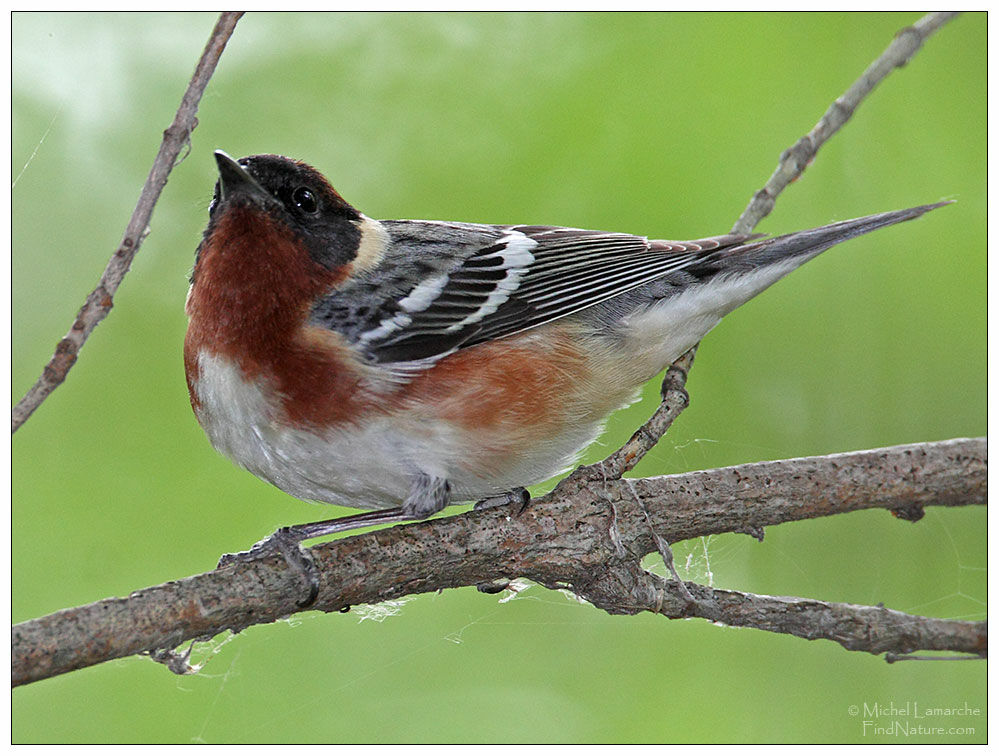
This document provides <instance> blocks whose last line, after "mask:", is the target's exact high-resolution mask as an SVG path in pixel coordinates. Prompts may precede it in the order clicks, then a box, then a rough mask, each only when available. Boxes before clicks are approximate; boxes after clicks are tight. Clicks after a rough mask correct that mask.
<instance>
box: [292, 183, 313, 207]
mask: <svg viewBox="0 0 999 756" xmlns="http://www.w3.org/2000/svg"><path fill="white" fill-rule="evenodd" d="M291 201H292V202H294V203H295V207H297V208H298V209H299V210H301V211H302V212H304V213H314V212H316V210H318V209H319V203H318V202H316V195H314V194H313V193H312V191H311V190H310V189H308V188H306V187H304V186H300V187H298V189H296V190H295V191H294V192H292V195H291Z"/></svg>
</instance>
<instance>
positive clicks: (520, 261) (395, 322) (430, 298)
mask: <svg viewBox="0 0 999 756" xmlns="http://www.w3.org/2000/svg"><path fill="white" fill-rule="evenodd" d="M537 245H538V243H537V242H536V241H535V240H534V239H531V238H530V237H528V236H526V235H525V234H522V233H521V232H519V231H510V232H509V233H507V234H506V235H505V236H503V237H501V238H500V239H498V240H497V241H496V243H495V245H493V246H495V247H498V249H495V250H494V251H492V252H489V253H487V254H483V255H476V256H475V257H476V260H478V261H491V260H494V259H495V261H496V262H495V264H494V265H487V266H481V265H480V266H479V267H478V268H477V269H478V270H493V271H499V270H503V271H506V273H505V275H504V276H503V278H501V279H500V280H498V281H496V282H495V283H494V284H493V288H492V290H491V291H490V292H489V293H488V295H486V296H485V298H484V299H483V300H482V303H481V304H480V305H479V306H478V307H476V308H475V309H474V310H472V311H471V312H469V313H468V314H467V315H465V316H464V317H462V318H460V319H455V321H454V322H453V323H449V324H448V325H447V326H446V327H444V328H443V329H441V331H442V332H444V333H453V332H455V331H460V330H461V329H463V328H466V327H468V326H469V325H472V324H474V323H477V322H479V321H480V320H482V319H483V318H485V317H487V316H489V315H491V314H492V313H494V312H496V310H497V309H499V307H500V306H501V305H502V304H503V303H504V302H506V301H507V300H508V299H509V298H510V295H511V294H513V292H515V291H517V289H518V288H519V287H520V280H521V278H522V277H523V276H524V274H525V273H527V271H528V269H529V268H530V266H531V264H532V263H533V262H534V255H533V254H532V253H531V250H532V249H534V247H536V246H537ZM460 270H461V269H459V271H460ZM459 271H452V274H456V275H454V277H452V274H448V273H440V274H437V275H435V276H431V277H429V278H425V279H424V280H422V281H420V283H418V284H417V285H416V286H415V287H414V288H413V290H412V291H410V292H409V294H407V295H406V296H405V297H403V298H402V299H400V300H399V302H398V305H399V308H400V311H399V312H397V313H396V314H395V315H393V316H392V317H389V318H383V319H382V320H381V322H380V323H379V324H378V325H377V326H376V327H375V328H372V329H370V330H368V331H365V332H364V333H362V334H361V335H360V336H359V337H358V343H359V344H361V345H367V344H370V343H372V342H376V341H381V340H383V339H386V338H388V337H390V336H392V335H393V334H395V333H398V332H399V331H403V330H404V329H406V328H408V327H409V326H410V325H412V324H413V317H414V315H418V314H419V313H423V312H426V311H427V310H429V309H431V308H432V307H433V305H434V303H435V302H436V301H437V300H438V299H439V298H440V297H441V294H442V293H444V290H445V288H446V287H447V285H448V284H449V283H453V284H454V285H453V290H454V292H455V293H456V294H459V295H460V294H465V293H466V292H463V291H462V289H461V284H462V282H463V281H466V280H469V279H468V278H467V277H465V278H462V277H461V275H460V273H459ZM450 351H453V350H449V351H448V352H444V353H442V354H440V355H438V356H437V359H439V358H440V357H443V356H444V355H445V354H449V353H450ZM420 367H425V365H421V366H420Z"/></svg>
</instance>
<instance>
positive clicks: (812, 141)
mask: <svg viewBox="0 0 999 756" xmlns="http://www.w3.org/2000/svg"><path fill="white" fill-rule="evenodd" d="M956 15H958V14H957V13H952V12H947V13H928V14H926V15H925V16H923V17H922V18H921V19H919V20H918V21H917V22H916V23H915V24H913V25H912V26H907V27H905V28H904V29H902V30H901V31H899V32H898V33H897V34H896V35H895V39H894V40H892V43H891V44H890V45H888V49H887V50H885V51H884V52H883V53H882V54H881V56H880V57H879V58H878V59H877V60H875V61H874V62H873V63H871V65H869V66H868V67H867V70H866V71H864V73H863V74H861V76H860V78H859V79H857V80H856V81H855V82H854V83H853V84H852V85H851V86H850V88H849V89H848V90H846V92H844V93H843V94H842V95H840V96H839V97H837V98H836V100H835V101H834V102H833V104H832V105H830V106H829V109H828V110H827V111H826V112H825V115H823V116H822V118H821V119H819V122H818V123H817V124H815V128H813V129H812V130H811V131H809V132H808V133H807V134H805V136H803V137H802V138H801V139H799V140H798V141H797V142H795V144H794V146H793V147H791V148H789V149H787V150H785V151H784V152H783V153H782V154H781V156H780V161H779V162H778V163H777V169H776V170H775V171H774V172H773V175H772V176H771V177H770V180H769V181H767V183H766V184H765V185H764V187H763V188H762V189H760V190H759V191H758V192H757V193H756V194H754V195H753V199H752V200H751V201H750V203H749V206H748V207H746V209H745V210H743V211H742V215H740V216H739V220H737V221H736V222H735V225H734V226H732V233H733V234H748V233H749V232H751V231H752V230H753V229H754V228H756V224H757V223H759V222H760V221H761V220H763V219H764V218H765V217H766V216H768V215H769V214H770V211H771V210H773V209H774V204H775V203H776V201H777V196H778V195H779V194H780V193H781V192H782V191H784V188H785V187H786V186H787V185H788V184H790V183H791V182H792V181H794V180H795V179H797V178H798V177H799V176H800V175H801V174H802V173H804V171H805V168H807V167H808V164H809V163H811V162H812V160H813V159H815V155H816V153H817V152H818V151H819V148H820V147H821V146H822V145H823V144H825V143H826V142H827V141H829V138H830V137H831V136H832V135H833V134H835V133H836V132H837V131H839V130H840V128H841V127H842V126H843V124H845V123H846V122H847V121H849V120H850V118H851V117H852V116H853V113H854V111H855V110H856V109H857V106H858V105H860V103H861V102H862V101H863V100H864V98H865V97H867V95H869V94H870V93H871V91H872V90H873V89H874V88H875V87H876V86H877V85H878V84H880V83H881V81H882V80H883V79H884V78H885V77H886V76H888V74H890V73H891V72H892V71H894V70H895V69H896V68H901V67H902V66H904V65H905V64H906V63H908V62H909V61H910V60H911V59H912V56H913V55H915V54H916V53H917V52H919V48H921V47H922V46H923V42H925V41H926V38H927V37H929V36H930V35H931V34H933V32H935V31H936V30H937V29H939V28H940V27H941V26H943V25H944V24H945V23H947V22H948V21H950V20H951V19H952V18H954V17H955V16H956Z"/></svg>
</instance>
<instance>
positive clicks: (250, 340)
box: [184, 150, 947, 559]
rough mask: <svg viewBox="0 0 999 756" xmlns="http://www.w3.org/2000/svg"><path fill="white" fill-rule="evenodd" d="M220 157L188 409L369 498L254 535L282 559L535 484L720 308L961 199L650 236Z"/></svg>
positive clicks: (251, 448) (227, 446)
mask: <svg viewBox="0 0 999 756" xmlns="http://www.w3.org/2000/svg"><path fill="white" fill-rule="evenodd" d="M215 161H216V164H217V168H218V182H217V184H216V186H215V192H214V197H213V199H212V202H211V205H210V207H209V212H208V215H209V218H208V225H207V227H206V229H205V231H204V234H203V236H202V239H201V241H200V244H199V245H198V248H197V251H196V253H195V263H194V268H193V271H192V274H191V280H190V283H191V286H190V290H189V293H188V297H187V302H186V312H187V315H188V329H187V334H186V337H185V341H184V365H185V373H186V377H187V385H188V389H189V394H190V400H191V405H192V407H193V409H194V414H195V416H196V417H197V420H198V422H199V423H200V425H201V426H202V428H203V429H204V431H205V432H206V434H207V436H208V439H209V440H210V442H211V444H212V445H213V446H214V447H215V449H217V450H218V451H219V452H221V453H222V454H223V455H225V456H227V457H229V458H230V459H231V460H232V461H234V462H235V463H236V464H237V465H239V466H241V467H243V468H245V469H246V470H248V471H249V472H251V473H253V474H254V475H256V476H258V477H259V478H262V479H263V480H265V481H268V482H269V483H272V484H273V485H275V486H277V487H278V488H279V489H281V490H283V491H285V492H287V493H288V494H291V495H292V496H295V497H298V498H300V499H304V500H310V501H316V502H325V503H330V504H337V505H344V506H347V507H354V508H358V509H364V510H371V511H369V512H365V513H363V514H358V515H353V516H348V517H341V518H337V519H333V520H325V521H322V522H319V523H309V524H306V525H297V526H291V527H289V528H283V529H281V530H280V531H278V533H276V534H275V535H274V536H272V537H271V539H265V541H262V542H261V543H260V544H257V546H256V547H254V548H255V549H256V550H257V551H258V552H259V551H260V550H261V549H263V548H264V547H265V546H267V547H268V548H271V549H272V550H273V549H274V548H278V549H279V550H280V551H281V552H282V553H284V554H285V555H286V556H289V559H291V558H292V557H293V555H294V553H295V549H296V548H297V547H298V544H300V542H301V541H302V540H305V539H307V538H312V537H316V536H319V535H326V534H328V533H333V532H339V531H340V530H344V529H348V528H352V527H357V526H360V525H367V524H376V523H382V522H398V521H404V520H419V519H424V518H427V517H429V516H430V515H433V514H435V513H436V512H439V511H441V510H442V509H444V508H445V507H446V506H448V505H449V504H450V503H455V502H467V501H496V500H499V501H503V500H511V501H512V500H514V499H516V498H517V496H522V495H523V491H524V489H525V488H526V487H528V486H531V485H535V484H537V483H540V482H543V481H545V480H548V479H550V478H552V477H553V476H555V475H557V474H559V473H561V472H564V471H565V470H567V469H570V468H571V467H572V465H573V464H574V463H575V462H576V460H577V459H578V457H579V455H580V454H581V452H582V451H583V450H585V449H586V447H587V446H589V445H590V444H591V443H592V442H593V441H594V440H595V438H596V437H597V435H598V434H599V433H600V431H601V430H602V428H603V424H604V422H605V420H606V418H607V416H608V415H610V414H611V413H612V412H614V411H615V410H617V409H619V408H621V407H624V406H627V405H628V404H630V403H631V402H632V401H634V399H635V398H636V396H637V393H638V391H639V389H640V388H641V387H642V385H643V384H645V383H646V382H647V381H648V380H649V379H651V378H653V377H654V376H655V375H656V374H658V373H659V372H660V371H662V370H663V368H665V367H666V366H668V365H670V364H671V363H672V362H673V361H675V360H676V359H677V358H678V357H680V356H681V355H682V354H684V353H685V352H686V351H687V350H689V349H690V348H691V347H693V346H695V345H696V344H698V343H699V342H700V340H701V339H702V338H703V337H704V336H705V335H706V334H707V333H708V331H710V330H711V329H712V328H713V327H714V326H715V325H716V324H717V323H718V322H719V321H720V320H721V318H722V317H723V316H724V315H726V314H728V313H729V312H731V311H732V310H734V309H735V308H736V307H738V306H739V305H741V304H743V303H744V302H746V301H748V300H749V299H751V298H752V297H754V296H756V295H757V294H759V293H760V292H761V291H763V290H764V289H766V288H767V287H769V286H770V285H772V284H773V283H775V282H776V281H778V280H779V279H781V278H783V277H784V276H785V275H787V274H788V273H790V272H791V271H792V270H794V269H795V268H798V267H799V266H800V265H802V264H803V263H805V262H806V261H808V260H810V259H812V258H814V257H815V256H816V255H818V254H819V253H821V252H823V251H824V250H826V249H828V248H829V247H831V246H833V245H835V244H838V243H840V242H842V241H845V240H848V239H851V238H854V237H856V236H860V235H861V234H866V233H868V232H870V231H874V230H876V229H879V228H882V227H885V226H889V225H892V224H895V223H899V222H901V221H907V220H910V219H913V218H916V217H918V216H920V215H922V214H924V213H926V212H928V211H929V210H932V209H934V208H936V207H939V206H940V205H942V204H947V203H945V202H939V203H936V204H928V205H921V206H917V207H913V208H910V209H907V210H898V211H894V212H886V213H881V214H877V215H869V216H866V217H862V218H857V219H854V220H846V221H841V222H837V223H832V224H830V225H825V226H821V227H818V228H813V229H809V230H805V231H798V232H795V233H790V234H786V235H783V236H776V237H768V238H763V235H761V234H733V233H729V234H721V235H717V236H710V237H706V238H702V239H696V240H692V241H667V240H649V239H647V238H645V237H643V236H638V235H632V234H628V233H612V232H604V231H588V230H583V229H577V228H565V227H559V226H539V225H491V224H479V223H460V222H443V221H433V220H381V221H379V220H375V219H373V218H370V217H368V216H367V215H365V214H363V213H362V212H361V211H359V210H357V209H355V208H354V207H353V206H352V205H350V204H349V203H348V202H347V201H346V200H344V199H343V197H342V196H341V195H340V194H339V193H338V192H337V191H336V190H335V189H334V188H333V187H332V186H331V185H330V182H329V181H328V180H327V179H326V178H325V177H324V176H323V175H322V174H321V173H320V172H319V171H318V170H316V169H315V168H313V167H311V166H310V165H308V164H306V163H304V162H301V161H298V160H295V159H292V158H288V157H283V156H279V155H268V154H262V155H251V156H248V157H243V158H240V159H239V160H235V159H233V158H232V157H230V156H229V155H227V154H226V153H225V152H222V151H221V150H219V151H216V152H215ZM275 539H276V542H277V546H276V547H275V545H274V544H275ZM251 552H253V550H252V549H251ZM251 552H244V553H251Z"/></svg>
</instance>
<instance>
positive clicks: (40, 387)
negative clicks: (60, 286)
mask: <svg viewBox="0 0 999 756" xmlns="http://www.w3.org/2000/svg"><path fill="white" fill-rule="evenodd" d="M242 15H243V13H242V12H235V11H226V12H225V13H222V14H221V15H220V16H219V19H218V21H217V22H216V23H215V28H214V29H213V30H212V36H211V37H210V38H209V40H208V44H207V45H206V46H205V49H204V52H202V54H201V59H200V60H199V61H198V65H197V67H196V68H195V69H194V75H193V76H192V77H191V81H190V82H189V83H188V85H187V91H185V92H184V96H183V98H182V99H181V101H180V107H179V108H178V109H177V114H176V115H175V116H174V119H173V123H171V124H170V126H169V127H168V128H167V130H166V131H164V132H163V142H162V143H161V144H160V149H159V152H158V153H157V154H156V159H155V160H154V161H153V167H152V168H151V169H150V171H149V176H148V178H146V183H145V185H144V186H143V187H142V192H141V193H140V194H139V201H138V202H137V203H136V205H135V210H134V211H133V212H132V217H131V218H130V219H129V221H128V225H127V226H126V227H125V234H124V236H123V237H122V240H121V244H120V245H119V246H118V249H117V251H115V253H114V254H113V255H112V256H111V259H110V260H109V261H108V264H107V267H105V268H104V273H103V275H101V280H100V283H98V285H97V288H96V289H94V290H93V291H92V292H91V293H90V295H89V296H88V297H87V299H86V301H85V302H84V303H83V307H81V308H80V312H79V313H78V314H77V316H76V320H74V321H73V326H72V327H71V328H70V329H69V333H67V334H66V335H65V336H64V337H63V338H62V340H60V341H59V343H58V344H57V345H56V349H55V354H53V355H52V359H51V360H49V363H48V364H47V365H46V366H45V369H44V370H43V371H42V374H41V376H39V378H38V380H37V381H35V385H34V386H32V387H31V388H30V389H28V392H27V393H26V394H25V395H24V396H23V397H22V398H21V401H19V402H18V403H17V404H16V405H15V406H14V409H13V410H12V412H11V421H10V432H11V433H12V434H13V433H14V432H15V431H16V430H17V429H18V428H20V427H21V426H22V425H23V424H24V421H25V420H27V419H28V418H29V417H30V416H31V413H32V412H34V411H35V410H36V409H38V406H39V405H40V404H41V403H42V402H43V401H45V399H46V397H48V395H49V394H51V393H52V392H53V391H54V390H55V389H56V388H57V387H58V386H59V384H61V383H62V382H63V381H64V380H66V375H67V374H68V373H69V370H70V368H72V367H73V364H74V363H75V362H76V358H77V356H78V355H79V353H80V349H81V348H82V347H83V344H84V343H85V342H86V340H87V338H88V337H89V336H90V333H91V332H92V331H93V330H94V328H96V327H97V324H98V323H100V322H101V321H102V320H103V319H104V318H105V317H106V316H107V314H108V313H109V312H110V311H111V307H112V306H113V305H114V301H113V298H114V295H115V293H116V292H117V291H118V286H119V285H120V284H121V282H122V279H123V278H124V277H125V274H126V273H128V269H129V267H130V266H131V264H132V260H133V259H134V258H135V255H136V253H137V252H138V251H139V246H140V245H141V244H142V240H143V239H144V237H145V235H146V232H147V229H148V228H149V219H150V218H151V217H152V214H153V208H154V207H155V206H156V202H157V200H158V199H159V197H160V193H161V192H162V191H163V187H164V186H166V182H167V177H168V176H169V175H170V171H171V170H173V167H174V165H175V164H176V162H177V156H178V155H179V154H180V151H181V150H182V149H183V148H184V145H186V144H187V143H188V141H189V140H190V138H191V132H192V131H193V130H194V128H195V126H196V125H197V122H198V121H197V118H196V117H195V114H196V113H197V112H198V104H199V103H200V102H201V96H202V94H204V91H205V87H206V86H207V85H208V80H209V79H211V77H212V74H213V73H214V72H215V66H216V65H217V64H218V61H219V56H221V55H222V51H223V50H224V49H225V46H226V43H227V42H228V41H229V37H231V36H232V32H233V29H235V28H236V22H237V21H239V18H240V16H242Z"/></svg>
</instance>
